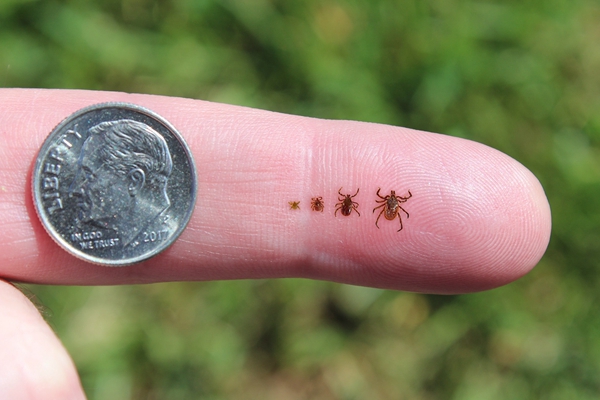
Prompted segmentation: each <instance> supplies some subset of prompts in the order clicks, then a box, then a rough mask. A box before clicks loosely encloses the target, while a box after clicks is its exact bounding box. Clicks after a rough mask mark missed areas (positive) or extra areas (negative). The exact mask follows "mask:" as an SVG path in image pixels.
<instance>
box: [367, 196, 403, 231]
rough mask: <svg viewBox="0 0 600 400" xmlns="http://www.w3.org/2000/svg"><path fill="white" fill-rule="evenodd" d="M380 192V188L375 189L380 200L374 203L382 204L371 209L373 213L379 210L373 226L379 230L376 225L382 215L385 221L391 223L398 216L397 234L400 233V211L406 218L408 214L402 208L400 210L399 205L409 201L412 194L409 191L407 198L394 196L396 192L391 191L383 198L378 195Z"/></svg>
mask: <svg viewBox="0 0 600 400" xmlns="http://www.w3.org/2000/svg"><path fill="white" fill-rule="evenodd" d="M380 190H381V188H379V189H377V196H378V197H379V198H380V199H381V200H375V202H377V203H382V204H381V205H380V206H377V207H375V208H374V209H373V212H375V210H377V209H378V208H381V212H380V213H379V215H378V216H377V220H376V221H375V226H376V227H377V228H379V225H377V222H379V218H381V215H382V214H383V216H384V217H385V219H387V220H388V221H393V220H394V218H396V216H398V220H399V221H400V229H398V230H397V232H400V231H401V230H402V216H401V214H400V210H402V211H404V213H405V214H406V218H408V217H409V215H408V212H407V211H406V210H405V209H404V208H402V206H401V205H400V203H406V202H407V201H408V199H410V198H411V197H412V193H411V192H410V190H409V191H408V196H406V197H402V196H396V191H395V190H392V193H390V194H389V195H387V196H385V197H383V196H382V195H380V194H379V191H380Z"/></svg>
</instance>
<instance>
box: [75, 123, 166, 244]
mask: <svg viewBox="0 0 600 400" xmlns="http://www.w3.org/2000/svg"><path fill="white" fill-rule="evenodd" d="M172 169H173V162H172V159H171V154H170V152H169V148H168V145H167V142H166V141H165V139H164V138H163V137H162V136H161V135H160V134H159V133H158V132H157V131H156V130H154V129H153V128H151V127H150V126H148V125H146V124H144V123H141V122H138V121H134V120H129V119H121V120H116V121H106V122H101V123H99V124H97V125H95V126H93V127H92V128H90V129H89V136H88V137H87V139H86V140H85V141H84V143H83V145H82V148H81V153H80V154H79V158H78V161H77V170H76V175H75V178H74V180H73V183H72V184H71V186H70V188H69V195H70V196H71V197H75V198H77V206H78V217H77V224H78V225H79V226H84V225H91V226H93V227H98V228H102V229H107V230H112V231H114V232H115V233H116V234H117V235H118V238H119V240H120V242H121V245H123V246H128V245H133V246H136V245H138V244H140V241H143V239H140V238H138V236H140V234H141V233H142V232H148V231H151V232H161V231H165V232H166V228H167V226H166V225H167V220H168V216H166V215H165V214H166V213H165V211H166V210H167V209H168V208H169V207H170V205H171V202H170V199H169V196H168V194H167V184H168V181H169V176H170V175H171V171H172Z"/></svg>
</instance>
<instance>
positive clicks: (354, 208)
mask: <svg viewBox="0 0 600 400" xmlns="http://www.w3.org/2000/svg"><path fill="white" fill-rule="evenodd" d="M352 209H353V210H354V211H356V213H357V214H358V216H359V217H360V213H359V212H358V210H357V209H356V207H354V206H352Z"/></svg>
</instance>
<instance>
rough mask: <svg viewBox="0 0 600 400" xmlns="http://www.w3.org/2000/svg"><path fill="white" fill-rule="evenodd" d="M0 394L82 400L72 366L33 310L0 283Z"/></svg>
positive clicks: (11, 288)
mask: <svg viewBox="0 0 600 400" xmlns="http://www.w3.org/2000/svg"><path fill="white" fill-rule="evenodd" d="M0 307H1V308H2V312H1V313H0V343H2V346H0V393H1V394H2V398H4V399H30V400H35V399H44V400H45V399H57V400H58V399H84V398H85V395H84V394H83V389H82V388H81V384H80V382H79V377H78V376H77V372H76V370H75V367H74V365H73V362H72V361H71V359H70V358H69V356H68V355H67V352H66V351H65V349H64V347H63V346H62V344H61V343H60V341H59V340H58V339H57V337H56V335H54V332H52V329H50V327H49V326H48V325H47V324H46V322H45V321H44V320H43V318H42V317H41V316H40V314H39V312H38V310H37V309H36V308H35V306H34V305H33V304H32V303H31V302H30V301H29V300H28V299H27V298H26V297H25V296H24V295H23V294H22V293H21V292H20V291H19V290H18V289H17V288H15V287H14V286H12V285H10V284H9V283H7V282H4V281H0Z"/></svg>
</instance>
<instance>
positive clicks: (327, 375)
mask: <svg viewBox="0 0 600 400" xmlns="http://www.w3.org/2000/svg"><path fill="white" fill-rule="evenodd" d="M599 27H600V5H599V4H598V3H597V2H596V1H593V0H574V1H570V2H565V1H559V0H544V1H542V0H530V1H527V2H517V1H474V0H465V1H445V0H435V1H426V2H422V1H408V0H406V1H404V0H403V1H391V0H389V1H388V0H375V1H369V2H366V1H356V0H355V1H352V0H348V1H341V0H338V1H335V0H329V1H316V0H308V1H283V0H257V1H252V2H247V1H243V0H228V1H210V0H204V1H201V0H199V1H193V0H180V1H175V0H173V1H157V0H122V1H117V0H111V1H103V2H95V1H91V0H89V1H84V0H82V1H66V0H65V1H57V0H48V1H35V0H5V1H3V2H1V3H0V86H3V87H43V88H82V89H98V90H117V91H127V92H139V93H155V94H164V95H173V96H184V97H192V98H200V99H206V100H211V101H218V102H225V103H230V104H240V105H245V106H251V107H258V108H263V109H268V110H274V111H280V112H286V113H293V114H299V115H306V116H314V117H320V118H335V119H353V120H363V121H371V122H381V123H388V124H395V125H403V126H408V127H412V128H416V129H422V130H429V131H434V132H441V133H446V134H450V135H454V136H460V137H465V138H469V139H472V140H476V141H479V142H482V143H485V144H488V145H490V146H493V147H495V148H498V149H499V150H501V151H503V152H505V153H508V154H509V155H511V156H513V157H514V158H516V159H517V160H519V161H520V162H522V163H523V164H524V165H526V166H527V167H528V168H530V169H531V170H532V171H533V172H534V173H535V174H536V175H537V176H538V177H539V179H540V180H541V182H542V184H543V185H544V187H545V189H546V193H547V195H548V197H549V199H550V203H551V206H552V208H553V225H554V226H553V236H552V240H551V243H550V247H549V249H548V252H547V254H546V256H545V257H544V259H543V260H542V261H541V263H540V264H539V266H538V267H537V268H536V269H535V270H534V271H533V272H532V273H531V274H529V275H528V276H526V277H525V278H523V279H521V280H520V281H518V282H516V283H513V284H511V285H508V286H506V287H503V288H500V289H496V290H493V291H490V292H486V293H479V294H474V295H467V296H428V295H420V294H413V293H397V292H391V291H383V290H376V289H368V288H359V287H352V286H345V285H337V284H332V283H326V282H311V281H305V280H277V281H241V282H237V281H236V282H210V283H169V284H159V285H147V286H126V287H95V288H85V287H36V286H32V287H31V290H32V291H33V292H34V293H35V294H36V295H37V296H38V298H39V301H40V302H41V303H43V304H44V306H45V307H46V310H47V314H48V320H49V322H50V323H51V324H52V326H53V327H54V328H55V330H56V331H57V333H58V335H59V336H60V337H61V339H62V340H63V341H64V343H65V345H66V346H67V348H68V349H69V351H70V352H71V354H72V356H73V358H74V360H75V362H76V364H77V366H78V369H79V371H80V373H81V377H82V381H83V384H84V387H85V390H86V392H87V394H88V396H89V398H90V399H92V400H103V399H130V398H131V399H190V398H203V399H229V398H244V399H246V398H248V399H250V398H257V399H258V398H260V399H281V398H285V399H364V398H368V399H422V400H429V399H477V400H480V399H506V398H511V399H565V398H577V399H595V398H597V396H598V393H599V391H600V310H599V306H598V293H599V292H600V291H599V288H600V279H599V278H600V274H598V268H599V267H600V265H599V264H600V257H599V255H600V254H599V253H600V251H599V248H600V246H598V243H600V229H599V228H598V227H599V226H600V212H599V210H600V207H599V197H600V196H599V195H600V157H599V155H600V154H599V151H600V112H599V111H600V107H599V106H600V96H599V94H600V74H599V73H598V71H600V47H599V46H598V43H599V42H600V28H599ZM511 207H513V205H512V204H506V212H507V213H510V212H511V211H510V210H511Z"/></svg>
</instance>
